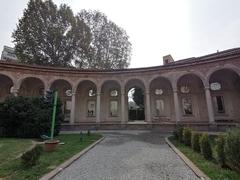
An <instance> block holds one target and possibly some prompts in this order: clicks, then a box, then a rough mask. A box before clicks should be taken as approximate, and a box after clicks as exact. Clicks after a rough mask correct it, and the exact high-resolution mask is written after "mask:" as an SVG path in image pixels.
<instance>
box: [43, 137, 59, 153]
mask: <svg viewBox="0 0 240 180" xmlns="http://www.w3.org/2000/svg"><path fill="white" fill-rule="evenodd" d="M59 142H60V141H59V140H57V139H48V140H45V141H44V151H46V152H52V151H55V150H56V148H57V146H58V144H59Z"/></svg>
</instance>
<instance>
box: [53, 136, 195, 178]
mask: <svg viewBox="0 0 240 180" xmlns="http://www.w3.org/2000/svg"><path fill="white" fill-rule="evenodd" d="M104 135H105V139H104V140H103V141H102V142H101V143H100V144H98V145H97V146H95V147H94V148H93V149H91V150H90V151H89V152H87V153H86V154H85V155H83V156H82V157H81V158H79V159H78V160H77V161H75V162H74V163H73V164H71V165H70V166H69V167H68V168H66V169H64V170H63V171H62V172H61V173H59V174H58V175H57V176H55V177H54V179H55V180H161V179H164V180H167V179H169V180H195V179H198V178H197V177H196V175H195V174H194V173H193V172H192V170H191V169H190V168H189V167H188V166H186V165H185V163H184V162H183V161H182V160H181V159H180V158H179V157H178V156H177V155H176V154H175V153H174V152H173V151H172V150H171V148H170V147H169V146H168V145H167V144H166V143H165V142H164V137H165V135H163V134H158V133H154V132H149V131H117V132H114V131H111V132H104Z"/></svg>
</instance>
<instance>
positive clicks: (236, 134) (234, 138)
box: [225, 128, 240, 170]
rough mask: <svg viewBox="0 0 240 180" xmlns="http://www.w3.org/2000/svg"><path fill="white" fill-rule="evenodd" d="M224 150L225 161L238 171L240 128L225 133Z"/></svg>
mask: <svg viewBox="0 0 240 180" xmlns="http://www.w3.org/2000/svg"><path fill="white" fill-rule="evenodd" d="M225 150H226V156H227V161H228V162H230V163H231V164H232V165H233V166H235V167H236V168H237V169H239V170H240V128H235V129H232V130H229V131H227V135H226V143H225Z"/></svg>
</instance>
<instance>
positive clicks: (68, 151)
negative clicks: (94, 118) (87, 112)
mask: <svg viewBox="0 0 240 180" xmlns="http://www.w3.org/2000/svg"><path fill="white" fill-rule="evenodd" d="M101 137H102V136H101V135H100V134H91V135H90V136H87V135H85V134H84V136H83V141H82V142H81V141H80V136H79V134H69V135H60V136H58V137H57V139H59V140H60V141H61V142H64V143H65V145H59V147H58V149H57V150H56V151H54V152H43V153H42V154H41V156H40V160H39V163H38V164H37V165H36V166H33V167H31V168H28V169H26V168H24V167H23V166H22V165H21V160H20V159H19V158H18V159H14V158H10V159H7V158H6V157H7V156H9V157H14V155H13V154H15V155H17V154H19V152H24V150H26V149H27V148H29V147H30V146H31V140H23V139H0V142H1V143H0V144H2V140H3V142H5V144H12V145H11V148H12V149H11V148H10V147H8V146H9V145H5V147H8V149H11V150H9V151H8V152H7V151H5V149H4V150H3V151H5V152H4V155H2V152H3V151H1V156H0V157H1V158H4V156H5V159H3V160H4V165H3V166H1V165H0V179H1V178H4V179H11V180H27V179H31V180H35V179H39V178H40V177H41V176H43V175H44V174H46V173H47V172H49V171H51V170H53V169H54V168H55V167H56V166H58V165H59V164H61V163H63V162H64V161H65V160H67V159H69V158H70V157H72V156H73V155H75V154H77V153H78V152H80V151H81V150H83V149H84V148H86V147H87V146H89V145H90V144H92V143H93V142H95V141H96V140H98V139H100V138H101ZM11 141H14V142H15V143H11ZM20 144H22V145H20ZM1 150H2V149H1ZM1 162H2V161H1Z"/></svg>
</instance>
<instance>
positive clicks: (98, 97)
mask: <svg viewBox="0 0 240 180" xmlns="http://www.w3.org/2000/svg"><path fill="white" fill-rule="evenodd" d="M100 100H101V93H100V92H97V112H96V123H97V124H99V123H100V112H101V111H100V104H101V102H100Z"/></svg>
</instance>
